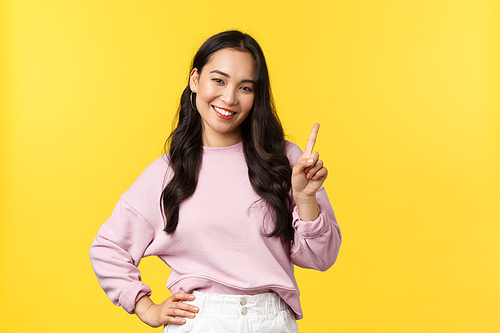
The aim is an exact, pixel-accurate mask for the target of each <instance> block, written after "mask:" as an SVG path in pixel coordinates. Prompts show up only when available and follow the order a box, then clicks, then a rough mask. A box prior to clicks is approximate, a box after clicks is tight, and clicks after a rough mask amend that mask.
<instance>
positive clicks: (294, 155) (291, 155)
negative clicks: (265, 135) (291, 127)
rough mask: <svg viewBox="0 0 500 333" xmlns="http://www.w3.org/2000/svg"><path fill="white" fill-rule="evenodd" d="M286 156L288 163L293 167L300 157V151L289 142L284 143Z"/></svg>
mask: <svg viewBox="0 0 500 333" xmlns="http://www.w3.org/2000/svg"><path fill="white" fill-rule="evenodd" d="M286 156H287V157H288V160H289V161H290V165H291V166H294V165H295V164H297V162H298V161H299V160H300V157H301V156H302V149H300V147H299V146H297V145H296V144H295V143H293V142H291V141H286Z"/></svg>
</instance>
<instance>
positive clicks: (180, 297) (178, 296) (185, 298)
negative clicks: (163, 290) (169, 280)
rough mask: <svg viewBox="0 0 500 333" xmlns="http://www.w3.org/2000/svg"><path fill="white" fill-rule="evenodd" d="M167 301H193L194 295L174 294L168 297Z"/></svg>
mask: <svg viewBox="0 0 500 333" xmlns="http://www.w3.org/2000/svg"><path fill="white" fill-rule="evenodd" d="M169 299H170V300H171V301H172V302H177V301H192V300H194V295H193V294H188V293H175V294H173V295H172V296H170V297H169Z"/></svg>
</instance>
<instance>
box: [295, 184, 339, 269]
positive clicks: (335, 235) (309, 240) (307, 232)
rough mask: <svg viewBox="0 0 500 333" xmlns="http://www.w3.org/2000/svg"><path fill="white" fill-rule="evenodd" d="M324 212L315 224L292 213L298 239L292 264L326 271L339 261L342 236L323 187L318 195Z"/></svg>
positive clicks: (320, 206)
mask: <svg viewBox="0 0 500 333" xmlns="http://www.w3.org/2000/svg"><path fill="white" fill-rule="evenodd" d="M316 200H317V202H318V205H319V208H320V210H321V212H320V214H319V216H318V218H316V220H314V221H302V220H301V219H300V216H299V212H298V210H297V206H295V207H294V209H293V213H292V216H293V228H294V229H295V238H294V241H293V244H292V247H291V250H290V258H291V260H292V262H293V263H294V264H295V265H297V266H299V267H303V268H311V269H316V270H320V271H326V270H327V269H328V268H330V267H331V266H332V265H333V264H334V263H335V260H337V255H338V253H339V249H340V244H341V242H342V236H341V233H340V228H339V226H338V224H337V220H336V219H335V215H334V213H333V209H332V206H331V205H330V202H329V200H328V196H327V195H326V191H325V188H324V187H321V188H320V189H319V190H318V192H317V193H316Z"/></svg>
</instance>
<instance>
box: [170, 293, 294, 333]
mask: <svg viewBox="0 0 500 333" xmlns="http://www.w3.org/2000/svg"><path fill="white" fill-rule="evenodd" d="M193 294H194V296H195V300H194V301H186V303H188V304H193V305H195V306H197V307H199V309H200V311H199V312H198V313H197V314H196V317H195V318H193V319H191V318H186V323H185V324H183V325H174V324H168V325H166V326H165V327H164V329H163V333H183V332H191V333H226V332H227V333H253V332H265V333H297V332H298V331H299V329H298V326H297V322H296V321H295V317H294V315H293V312H292V311H291V310H290V308H289V307H288V305H287V304H286V303H285V302H284V301H283V300H282V299H281V297H279V296H278V294H276V293H264V294H258V295H251V296H235V295H219V294H207V293H201V292H198V291H194V292H193Z"/></svg>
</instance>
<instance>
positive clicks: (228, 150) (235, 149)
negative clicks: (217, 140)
mask: <svg viewBox="0 0 500 333" xmlns="http://www.w3.org/2000/svg"><path fill="white" fill-rule="evenodd" d="M242 152H243V141H242V142H239V143H237V144H235V145H232V146H227V147H207V146H203V156H215V157H223V156H234V155H235V154H239V153H242Z"/></svg>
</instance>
